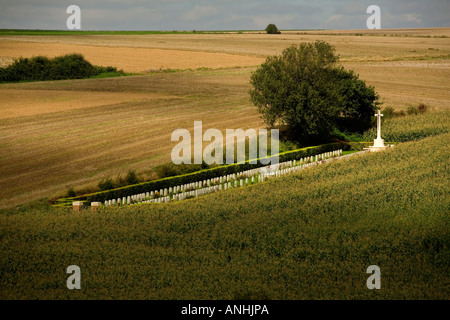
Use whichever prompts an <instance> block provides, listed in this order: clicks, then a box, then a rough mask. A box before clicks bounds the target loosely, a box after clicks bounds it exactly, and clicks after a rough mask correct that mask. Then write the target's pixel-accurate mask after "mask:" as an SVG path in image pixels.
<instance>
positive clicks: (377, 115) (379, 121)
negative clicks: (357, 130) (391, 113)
mask: <svg viewBox="0 0 450 320" xmlns="http://www.w3.org/2000/svg"><path fill="white" fill-rule="evenodd" d="M382 116H383V115H382V114H381V113H380V109H378V113H377V114H375V117H377V139H381V117H382Z"/></svg>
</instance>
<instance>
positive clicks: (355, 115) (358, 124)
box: [250, 41, 378, 141]
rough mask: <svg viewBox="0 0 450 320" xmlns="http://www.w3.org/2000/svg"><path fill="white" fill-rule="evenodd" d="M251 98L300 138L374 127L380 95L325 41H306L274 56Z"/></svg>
mask: <svg viewBox="0 0 450 320" xmlns="http://www.w3.org/2000/svg"><path fill="white" fill-rule="evenodd" d="M250 82H251V84H252V86H253V89H251V90H250V98H251V100H252V101H253V103H254V104H255V105H256V107H257V108H258V110H259V112H260V113H261V114H262V117H263V119H264V120H265V122H266V123H267V124H269V125H270V126H271V127H273V126H274V125H275V124H279V125H287V126H288V128H289V130H290V132H291V133H292V134H294V136H295V137H296V139H298V140H299V141H301V140H308V139H309V138H311V137H314V136H316V137H317V136H321V137H323V136H328V135H329V134H330V133H331V132H332V131H333V130H334V129H335V128H339V129H341V130H345V131H362V130H365V129H367V128H368V127H369V126H370V122H371V119H372V116H373V114H374V112H375V109H376V107H377V99H378V96H377V94H376V93H375V90H374V88H373V87H371V86H367V85H366V83H365V82H364V81H363V80H360V79H359V78H358V75H356V74H355V73H354V72H353V71H347V70H345V69H344V68H343V67H342V66H340V65H339V64H338V56H337V55H336V53H335V49H334V47H333V46H331V45H330V44H328V43H326V42H323V41H316V42H314V43H301V44H300V45H298V46H296V45H292V46H290V47H289V48H287V49H285V50H284V51H283V53H282V54H281V55H279V56H270V57H268V58H267V60H266V61H265V62H264V63H263V64H262V65H261V66H260V67H259V68H258V69H257V70H256V71H255V72H254V73H253V74H252V76H251V80H250Z"/></svg>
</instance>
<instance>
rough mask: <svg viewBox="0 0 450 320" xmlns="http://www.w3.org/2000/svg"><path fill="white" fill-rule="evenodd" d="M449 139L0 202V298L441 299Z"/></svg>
mask: <svg viewBox="0 0 450 320" xmlns="http://www.w3.org/2000/svg"><path fill="white" fill-rule="evenodd" d="M449 139H450V134H441V135H437V136H434V137H428V138H425V139H423V140H420V141H417V142H407V143H404V144H399V145H396V146H395V148H394V149H393V150H389V151H386V152H381V153H377V154H373V153H371V154H364V155H360V156H354V157H352V158H350V159H348V160H342V161H337V162H334V163H332V164H330V165H326V166H321V167H316V168H312V169H309V170H305V171H302V172H300V173H296V174H293V175H291V176H287V177H282V178H277V179H273V180H269V181H268V182H265V183H262V184H258V185H255V186H253V187H249V188H243V189H236V190H231V191H227V192H221V193H217V194H213V195H210V196H205V197H202V198H199V199H193V200H187V201H183V202H180V203H175V204H168V205H141V206H133V207H126V208H107V209H104V210H103V211H100V212H99V213H96V214H92V213H90V212H89V211H85V212H82V213H79V214H74V213H73V212H72V211H71V209H70V208H68V209H54V208H53V209H30V210H28V211H27V212H24V213H20V214H13V215H0V235H1V238H0V250H1V252H2V263H1V265H0V277H1V280H2V286H1V289H0V297H1V298H2V299H449V298H450V290H449V285H448V284H449V281H450V277H449V273H448V270H449V261H450V255H449V252H450V251H449V245H450V238H449V234H448V229H449V226H450V225H449V223H450V220H449V217H448V212H449V206H450V202H449V199H448V197H447V195H448V191H449V190H448V173H449V172H448V159H449V156H450V153H449V149H448V148H447V147H446V146H447V144H448V141H449ZM72 264H75V265H78V266H80V268H81V270H82V271H81V272H82V278H81V279H82V280H81V281H82V290H67V288H66V282H65V281H66V279H67V277H68V275H67V274H66V273H65V270H66V268H67V266H69V265H72ZM373 264H375V265H378V266H379V267H380V268H381V289H380V290H368V289H367V288H366V280H367V277H368V275H367V274H366V269H367V267H368V266H369V265H373Z"/></svg>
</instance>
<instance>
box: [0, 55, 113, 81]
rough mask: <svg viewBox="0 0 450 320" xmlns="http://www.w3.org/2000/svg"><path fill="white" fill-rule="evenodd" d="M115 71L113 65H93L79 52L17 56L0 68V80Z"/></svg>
mask: <svg viewBox="0 0 450 320" xmlns="http://www.w3.org/2000/svg"><path fill="white" fill-rule="evenodd" d="M109 72H117V68H115V67H101V66H94V65H92V64H91V63H90V62H89V61H87V60H86V59H85V58H84V57H83V55H81V54H67V55H64V56H60V57H55V58H53V59H49V58H47V57H44V56H37V57H33V58H19V59H17V60H15V61H14V63H13V64H11V65H9V66H7V67H5V68H0V82H17V81H43V80H63V79H81V78H87V77H92V76H96V75H99V74H101V73H109Z"/></svg>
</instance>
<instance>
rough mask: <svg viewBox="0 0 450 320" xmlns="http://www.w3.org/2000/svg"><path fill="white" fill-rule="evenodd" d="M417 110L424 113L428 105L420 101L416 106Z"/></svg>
mask: <svg viewBox="0 0 450 320" xmlns="http://www.w3.org/2000/svg"><path fill="white" fill-rule="evenodd" d="M417 110H418V111H419V112H420V113H425V112H427V110H428V107H427V106H426V105H425V104H423V103H421V104H419V106H418V107H417Z"/></svg>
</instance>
